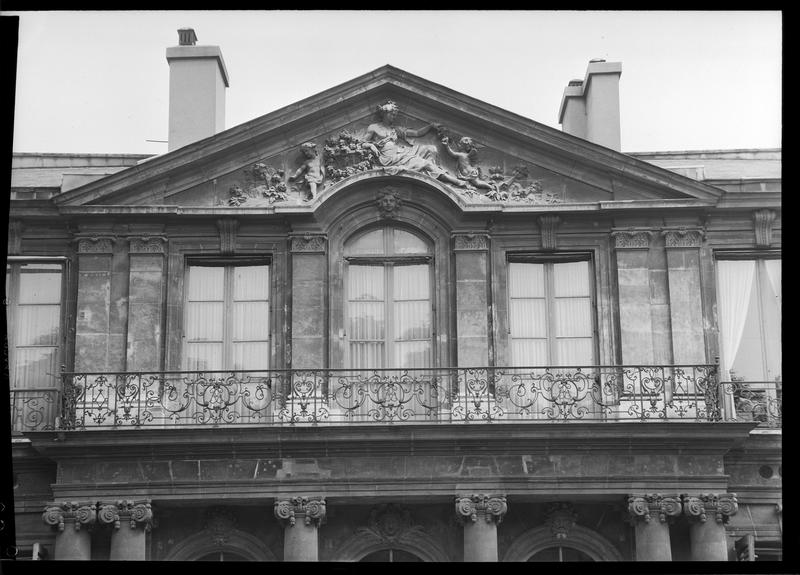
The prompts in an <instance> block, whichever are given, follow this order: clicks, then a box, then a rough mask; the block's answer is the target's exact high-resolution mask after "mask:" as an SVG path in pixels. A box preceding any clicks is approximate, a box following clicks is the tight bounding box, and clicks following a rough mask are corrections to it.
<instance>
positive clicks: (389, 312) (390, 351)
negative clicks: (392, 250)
mask: <svg viewBox="0 0 800 575" xmlns="http://www.w3.org/2000/svg"><path fill="white" fill-rule="evenodd" d="M386 235H389V234H388V233H387V234H386ZM384 272H385V275H384V285H385V286H386V287H385V288H384V296H383V297H384V298H385V302H384V305H385V308H384V309H385V310H386V311H385V312H384V313H385V314H386V315H385V317H386V332H385V333H384V334H383V336H384V341H385V342H386V343H385V344H384V352H385V356H384V362H383V365H384V366H389V365H390V364H389V362H390V361H393V359H392V358H394V345H395V342H394V284H393V281H394V264H392V262H386V263H385V264H384ZM391 367H396V366H391Z"/></svg>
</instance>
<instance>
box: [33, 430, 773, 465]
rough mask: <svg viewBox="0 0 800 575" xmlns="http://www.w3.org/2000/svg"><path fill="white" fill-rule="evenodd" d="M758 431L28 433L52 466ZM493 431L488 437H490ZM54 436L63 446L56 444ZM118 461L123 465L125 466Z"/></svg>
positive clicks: (702, 437)
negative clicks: (94, 460)
mask: <svg viewBox="0 0 800 575" xmlns="http://www.w3.org/2000/svg"><path fill="white" fill-rule="evenodd" d="M756 425H757V423H753V422H746V423H745V422H741V423H738V422H737V423H688V422H685V423H684V422H681V423H647V424H641V423H610V422H609V423H575V424H570V423H558V424H555V423H554V424H543V425H531V424H525V423H520V424H514V423H508V424H504V425H503V426H502V430H501V429H499V428H496V427H495V426H491V427H490V426H488V425H483V424H479V423H476V424H473V425H468V426H465V425H458V424H454V425H444V424H430V425H425V424H421V425H403V426H392V425H375V426H370V425H360V426H359V425H352V426H333V427H324V426H319V427H288V428H287V427H273V428H258V427H254V428H238V429H232V428H227V429H226V428H224V427H219V428H213V429H212V428H209V429H152V430H134V429H131V430H120V429H116V430H114V429H112V430H92V431H90V432H79V431H75V432H66V433H61V434H59V433H58V432H49V431H41V432H30V433H28V434H27V436H28V437H30V439H31V441H32V445H33V447H34V448H35V449H36V450H37V451H38V452H39V453H42V454H43V455H45V456H47V457H51V458H55V459H59V458H68V457H85V456H86V454H87V453H94V454H96V455H97V456H98V457H106V456H107V455H108V454H114V455H117V454H119V453H125V457H124V458H137V457H147V458H155V457H174V456H185V457H184V458H189V457H210V456H217V455H218V456H227V455H229V453H230V449H229V446H230V445H236V446H237V454H238V456H240V457H247V456H253V457H272V456H283V457H308V456H309V455H313V454H318V453H319V446H320V444H322V443H324V444H325V446H326V451H327V453H328V454H331V455H332V454H336V455H342V456H347V455H359V454H362V453H364V450H367V449H368V450H371V452H373V453H375V452H380V453H384V454H386V455H392V454H400V455H402V454H406V453H408V454H432V455H435V454H442V455H449V454H453V453H461V452H471V451H472V450H479V451H486V450H489V451H492V450H495V451H498V452H502V453H504V454H514V453H519V454H531V453H539V452H544V451H546V450H553V449H559V450H562V451H563V452H571V451H574V452H583V451H585V449H586V445H587V442H589V441H591V442H592V445H593V446H595V447H596V448H597V449H603V450H607V451H608V452H609V453H616V452H622V453H630V452H632V451H633V452H639V453H643V454H644V453H672V452H674V451H675V450H680V451H681V452H682V453H696V454H719V455H722V454H724V453H727V452H728V451H729V450H730V449H731V448H733V447H736V446H738V445H740V444H742V443H743V442H745V441H746V440H747V439H748V437H749V431H750V430H751V429H753V428H754V427H755V426H756ZM489 431H491V433H489ZM59 435H61V436H62V440H60V441H59V440H58V437H59ZM124 458H123V459H124Z"/></svg>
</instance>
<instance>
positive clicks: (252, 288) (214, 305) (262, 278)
mask: <svg viewBox="0 0 800 575" xmlns="http://www.w3.org/2000/svg"><path fill="white" fill-rule="evenodd" d="M269 288H270V275H269V265H268V263H267V262H260V263H259V262H242V263H237V264H231V263H225V264H218V263H215V262H194V263H192V264H190V265H189V266H188V268H187V276H186V310H185V326H184V328H185V329H184V334H185V348H184V349H185V353H184V358H185V359H184V364H185V367H186V369H189V370H193V371H215V370H267V369H269V367H270V365H269V361H270V301H269V293H270V289H269Z"/></svg>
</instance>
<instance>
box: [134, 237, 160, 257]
mask: <svg viewBox="0 0 800 575" xmlns="http://www.w3.org/2000/svg"><path fill="white" fill-rule="evenodd" d="M166 242H167V238H165V237H164V236H138V237H130V238H128V252H129V253H132V254H163V253H164V251H165V249H164V246H165V244H166Z"/></svg>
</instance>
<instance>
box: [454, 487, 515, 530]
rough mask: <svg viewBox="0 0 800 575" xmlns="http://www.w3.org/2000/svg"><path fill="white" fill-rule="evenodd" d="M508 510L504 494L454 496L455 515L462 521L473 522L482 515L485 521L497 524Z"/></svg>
mask: <svg viewBox="0 0 800 575" xmlns="http://www.w3.org/2000/svg"><path fill="white" fill-rule="evenodd" d="M506 511H508V504H507V503H506V498H505V496H502V495H485V494H483V493H477V494H472V495H469V496H459V497H456V516H457V517H458V518H459V519H461V520H462V521H472V522H473V523H474V522H476V521H477V520H478V517H479V516H480V517H482V518H483V519H484V520H485V521H486V522H487V523H491V522H492V521H494V522H495V523H497V524H498V525H499V524H500V523H501V522H502V521H503V516H504V515H505V514H506Z"/></svg>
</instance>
